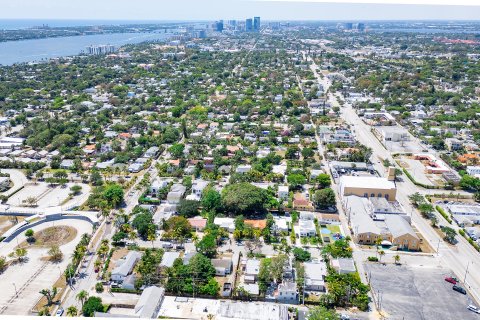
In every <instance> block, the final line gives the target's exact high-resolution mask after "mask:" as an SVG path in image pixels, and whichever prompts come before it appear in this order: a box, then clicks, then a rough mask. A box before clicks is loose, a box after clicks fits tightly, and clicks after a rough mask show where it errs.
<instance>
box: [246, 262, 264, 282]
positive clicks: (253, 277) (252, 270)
mask: <svg viewBox="0 0 480 320" xmlns="http://www.w3.org/2000/svg"><path fill="white" fill-rule="evenodd" d="M259 272H260V260H257V259H248V260H247V261H246V263H245V272H244V274H245V283H255V282H256V281H257V279H258V273H259Z"/></svg>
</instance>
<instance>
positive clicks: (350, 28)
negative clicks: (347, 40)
mask: <svg viewBox="0 0 480 320" xmlns="http://www.w3.org/2000/svg"><path fill="white" fill-rule="evenodd" d="M352 29H353V23H351V22H347V23H345V30H352Z"/></svg>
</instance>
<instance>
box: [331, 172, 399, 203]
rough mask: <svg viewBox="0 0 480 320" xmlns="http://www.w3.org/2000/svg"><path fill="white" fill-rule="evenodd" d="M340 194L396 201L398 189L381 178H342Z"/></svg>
mask: <svg viewBox="0 0 480 320" xmlns="http://www.w3.org/2000/svg"><path fill="white" fill-rule="evenodd" d="M340 194H341V195H342V196H343V197H345V196H352V195H354V196H359V197H364V198H385V199H387V200H388V201H395V200H396V195H397V188H396V186H395V183H394V182H393V181H388V179H386V178H379V177H359V176H342V177H341V178H340Z"/></svg>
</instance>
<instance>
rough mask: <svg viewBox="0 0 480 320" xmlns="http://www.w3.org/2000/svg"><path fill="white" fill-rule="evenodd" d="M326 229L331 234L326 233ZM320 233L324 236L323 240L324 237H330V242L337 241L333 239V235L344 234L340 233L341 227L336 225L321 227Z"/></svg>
mask: <svg viewBox="0 0 480 320" xmlns="http://www.w3.org/2000/svg"><path fill="white" fill-rule="evenodd" d="M324 229H327V230H329V231H330V232H325V230H324ZM320 232H321V234H322V239H323V238H324V237H329V238H330V242H333V241H335V239H334V238H333V235H334V234H336V233H340V234H342V233H341V232H340V226H338V225H335V224H327V225H322V226H321V227H320Z"/></svg>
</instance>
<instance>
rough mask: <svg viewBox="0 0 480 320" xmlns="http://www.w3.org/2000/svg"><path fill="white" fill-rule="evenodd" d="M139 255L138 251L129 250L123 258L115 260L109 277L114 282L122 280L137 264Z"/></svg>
mask: <svg viewBox="0 0 480 320" xmlns="http://www.w3.org/2000/svg"><path fill="white" fill-rule="evenodd" d="M141 256H142V255H141V254H140V252H138V251H129V252H128V253H127V255H126V256H125V257H124V258H123V259H120V260H119V261H117V263H116V265H115V268H114V269H113V270H112V273H111V276H110V278H111V279H112V280H113V281H115V282H123V281H124V280H125V278H126V277H127V276H128V275H129V274H130V273H131V272H132V271H133V268H134V267H135V265H136V264H137V261H138V260H140V258H141Z"/></svg>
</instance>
